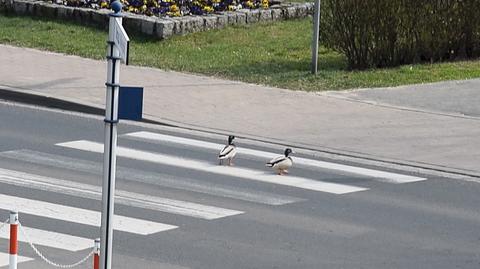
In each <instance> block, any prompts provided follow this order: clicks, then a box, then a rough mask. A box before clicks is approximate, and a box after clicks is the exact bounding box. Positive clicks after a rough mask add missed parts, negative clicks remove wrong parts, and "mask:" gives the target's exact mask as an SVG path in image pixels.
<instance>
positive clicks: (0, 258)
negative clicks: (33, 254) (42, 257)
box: [0, 252, 33, 267]
mask: <svg viewBox="0 0 480 269" xmlns="http://www.w3.org/2000/svg"><path fill="white" fill-rule="evenodd" d="M9 260H10V254H7V253H3V252H0V267H3V266H7V265H8V263H9V262H10V261H9ZM28 261H33V259H32V258H29V257H23V256H17V264H18V263H22V262H28Z"/></svg>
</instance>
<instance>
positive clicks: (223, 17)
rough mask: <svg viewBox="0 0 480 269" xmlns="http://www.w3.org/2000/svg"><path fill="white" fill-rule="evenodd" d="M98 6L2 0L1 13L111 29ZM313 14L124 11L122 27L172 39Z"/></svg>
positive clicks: (303, 7) (276, 9)
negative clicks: (175, 36) (150, 14)
mask: <svg viewBox="0 0 480 269" xmlns="http://www.w3.org/2000/svg"><path fill="white" fill-rule="evenodd" d="M70 1H71V0H70ZM75 1H93V0H75ZM99 1H101V0H99ZM131 1H132V0H131ZM135 1H139V0H135ZM142 1H145V0H142ZM147 1H151V0H147ZM157 1H167V0H157ZM168 1H175V0H168ZM176 1H187V0H176ZM191 1H205V0H191ZM212 1H213V0H212ZM230 1H236V0H230ZM259 1H260V0H259ZM97 4H98V5H99V6H98V7H97V6H95V5H92V6H91V7H72V6H65V5H63V4H61V5H59V4H52V3H49V2H45V1H33V0H0V12H2V11H3V12H6V13H13V14H16V15H29V16H38V17H43V18H51V19H56V20H70V21H75V22H76V23H80V24H84V25H92V26H95V27H100V28H104V29H106V28H107V27H108V14H110V13H112V11H111V10H109V9H107V8H101V5H102V4H101V3H100V2H98V3H97ZM78 5H84V4H78ZM90 5H91V4H90ZM126 9H129V7H126ZM312 13H313V3H302V4H300V3H292V4H277V5H271V6H270V7H269V8H267V9H265V8H257V9H249V8H243V9H240V10H236V11H215V12H210V13H205V15H201V16H200V15H187V14H185V16H169V14H168V13H166V14H165V15H160V17H157V16H147V15H146V14H135V13H133V12H124V13H123V25H124V27H125V28H126V29H127V31H129V32H131V33H142V34H145V35H149V36H152V37H156V38H158V39H165V38H169V37H171V36H172V35H185V34H189V33H194V32H199V31H206V30H211V29H219V28H223V27H226V26H229V25H242V24H253V23H257V22H261V21H277V20H289V19H296V18H304V17H307V16H309V15H311V14H312Z"/></svg>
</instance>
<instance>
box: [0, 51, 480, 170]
mask: <svg viewBox="0 0 480 269" xmlns="http://www.w3.org/2000/svg"><path fill="white" fill-rule="evenodd" d="M0 63H1V64H0V89H4V90H9V91H10V92H13V93H18V94H33V95H38V96H43V97H52V98H56V99H60V100H65V101H70V102H73V103H78V104H82V105H86V106H90V107H94V108H99V109H102V108H104V101H105V81H106V61H94V60H89V59H83V58H79V57H74V56H65V55H60V54H53V53H47V52H41V51H37V50H32V49H24V48H15V47H10V46H3V45H0ZM120 83H121V84H122V85H124V86H143V87H144V117H145V118H146V119H149V120H153V121H157V122H162V123H167V124H173V125H178V126H181V127H189V128H194V129H200V130H208V131H213V132H219V133H232V134H236V135H238V136H240V137H248V138H252V139H259V140H263V141H270V142H274V143H281V144H289V145H294V146H296V147H303V148H308V149H313V150H318V151H324V152H331V153H338V154H340V155H349V156H356V157H359V158H363V159H374V160H379V161H384V162H387V163H388V162H390V163H400V164H406V165H411V166H418V167H424V168H429V169H433V170H439V171H447V172H454V173H459V174H467V175H472V176H476V177H480V166H479V165H478V164H479V163H480V153H479V151H478V148H479V146H478V138H479V137H480V117H478V116H479V115H480V113H477V111H478V101H479V97H478V96H479V94H478V86H479V85H480V80H470V81H462V82H445V83H437V84H429V85H416V86H408V87H399V88H395V89H389V90H388V91H378V90H362V91H354V92H328V93H320V94H317V93H305V92H296V91H288V90H283V89H274V88H269V87H264V86H258V85H251V84H245V83H240V82H232V81H227V80H221V79H213V78H208V77H202V76H196V75H190V74H182V73H177V72H165V71H162V70H157V69H151V68H143V67H136V66H124V65H122V66H121V71H120ZM413 90H415V91H413ZM4 93H5V92H4ZM0 97H1V95H0ZM457 97H458V98H460V100H456V99H455V98H457ZM422 100H423V101H422ZM435 100H444V102H443V103H442V101H435ZM442 104H443V105H442ZM445 104H449V105H445ZM458 107H460V108H462V109H465V110H467V112H468V113H465V111H463V110H462V109H461V110H458V111H457V108H458Z"/></svg>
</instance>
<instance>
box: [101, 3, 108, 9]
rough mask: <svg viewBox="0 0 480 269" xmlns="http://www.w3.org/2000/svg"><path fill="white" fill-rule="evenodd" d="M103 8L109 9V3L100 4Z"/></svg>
mask: <svg viewBox="0 0 480 269" xmlns="http://www.w3.org/2000/svg"><path fill="white" fill-rule="evenodd" d="M100 7H101V8H108V3H107V2H102V3H100Z"/></svg>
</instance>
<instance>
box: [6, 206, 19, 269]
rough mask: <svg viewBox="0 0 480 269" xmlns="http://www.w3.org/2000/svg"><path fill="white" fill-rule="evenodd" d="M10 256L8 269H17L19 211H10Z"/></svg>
mask: <svg viewBox="0 0 480 269" xmlns="http://www.w3.org/2000/svg"><path fill="white" fill-rule="evenodd" d="M9 223H10V256H9V266H8V269H17V257H18V241H17V240H18V212H17V211H10V220H9Z"/></svg>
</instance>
